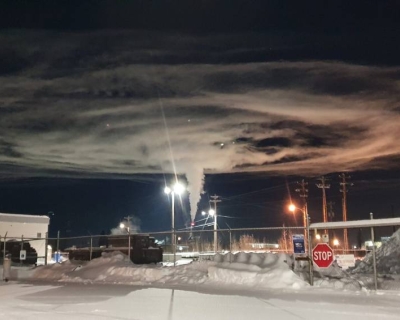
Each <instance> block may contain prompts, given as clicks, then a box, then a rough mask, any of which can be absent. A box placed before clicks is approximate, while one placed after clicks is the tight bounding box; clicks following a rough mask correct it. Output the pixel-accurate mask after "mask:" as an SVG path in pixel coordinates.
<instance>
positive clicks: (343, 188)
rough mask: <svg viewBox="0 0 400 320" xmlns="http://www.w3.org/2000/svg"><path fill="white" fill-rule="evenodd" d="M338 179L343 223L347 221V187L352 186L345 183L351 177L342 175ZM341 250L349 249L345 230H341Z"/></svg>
mask: <svg viewBox="0 0 400 320" xmlns="http://www.w3.org/2000/svg"><path fill="white" fill-rule="evenodd" d="M339 178H340V179H342V182H340V186H341V189H340V192H342V193H343V197H342V212H343V221H347V192H348V190H347V186H352V185H353V184H352V183H350V182H347V181H346V179H350V178H351V177H350V176H348V175H346V174H345V173H342V174H340V175H339ZM343 249H344V250H345V251H347V250H348V249H349V239H348V236H347V229H343Z"/></svg>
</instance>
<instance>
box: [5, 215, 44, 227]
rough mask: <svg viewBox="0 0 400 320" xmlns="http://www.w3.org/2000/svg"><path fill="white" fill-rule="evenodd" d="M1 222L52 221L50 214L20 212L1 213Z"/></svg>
mask: <svg viewBox="0 0 400 320" xmlns="http://www.w3.org/2000/svg"><path fill="white" fill-rule="evenodd" d="M0 222H21V223H46V224H49V223H50V218H49V217H48V216H37V215H30V214H18V213H0Z"/></svg>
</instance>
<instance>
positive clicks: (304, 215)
mask: <svg viewBox="0 0 400 320" xmlns="http://www.w3.org/2000/svg"><path fill="white" fill-rule="evenodd" d="M288 208H289V211H290V212H293V213H295V212H296V210H299V211H301V212H302V213H303V227H304V242H305V243H308V242H307V241H308V237H307V219H308V213H307V207H306V206H305V207H304V209H301V208H298V207H296V206H295V205H294V204H293V203H291V204H290V205H289V207H288Z"/></svg>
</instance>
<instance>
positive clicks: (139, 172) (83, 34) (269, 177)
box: [0, 0, 400, 235]
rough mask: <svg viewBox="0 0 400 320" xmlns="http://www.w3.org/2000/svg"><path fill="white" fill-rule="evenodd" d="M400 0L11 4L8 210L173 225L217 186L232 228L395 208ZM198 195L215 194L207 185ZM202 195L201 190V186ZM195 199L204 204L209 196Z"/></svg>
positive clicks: (5, 136) (1, 173)
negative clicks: (301, 191)
mask: <svg viewBox="0 0 400 320" xmlns="http://www.w3.org/2000/svg"><path fill="white" fill-rule="evenodd" d="M399 12H400V5H399V2H398V1H394V0H393V1H370V0H363V1H308V2H307V3H306V4H305V3H304V2H302V1H282V0H279V1H267V0H265V1H250V0H246V1H244V0H229V1H227V0H221V1H208V0H200V1H190V0H186V1H183V0H182V1H181V0H176V1H170V0H159V1H155V0H146V1H127V0H126V1H122V0H121V1H84V0H82V1H16V0H14V1H4V2H2V10H1V12H0V27H1V30H0V212H11V213H30V214H47V213H48V212H53V213H54V215H53V214H52V215H51V226H50V232H51V235H54V234H55V233H56V231H57V230H61V233H62V234H64V235H79V234H98V233H100V232H101V230H109V229H111V228H113V227H115V226H116V225H117V224H118V223H119V221H120V220H121V219H122V218H123V217H124V216H127V215H135V216H136V217H138V218H139V219H140V221H141V223H140V227H141V230H142V231H145V232H150V231H161V230H168V229H169V228H170V223H171V220H170V219H171V218H170V203H169V200H168V198H167V197H166V196H165V195H164V193H163V188H164V186H165V184H166V183H167V184H169V183H170V182H171V181H172V180H173V175H172V174H171V173H173V172H174V168H175V171H176V172H177V174H179V177H180V179H182V180H183V181H185V182H186V183H187V185H188V188H189V192H190V198H189V197H188V194H186V195H185V196H184V197H183V207H181V206H180V205H178V206H177V226H178V228H180V227H184V225H185V224H186V225H187V224H188V223H189V221H190V213H191V212H192V214H195V213H196V212H197V218H196V219H199V213H200V211H201V210H204V209H206V208H207V207H208V206H209V204H208V200H209V196H210V195H213V194H218V195H220V196H221V198H222V203H221V204H220V210H219V213H220V214H221V215H224V216H226V217H225V218H223V217H222V218H221V219H220V221H219V223H220V227H222V228H225V227H226V226H227V224H228V225H230V226H231V227H256V226H281V225H282V224H283V223H285V224H286V225H295V223H297V224H301V219H300V217H299V216H298V217H297V222H295V221H294V220H293V216H292V215H290V214H288V213H287V212H286V211H287V210H286V206H287V204H288V203H289V202H290V198H292V199H293V201H295V202H296V203H298V204H299V205H300V203H301V201H300V199H299V197H298V196H297V195H296V193H295V192H294V190H295V189H296V181H299V180H300V179H303V178H304V179H306V180H307V181H308V182H309V190H310V195H309V212H310V216H311V219H312V221H315V222H316V221H321V219H322V213H321V206H322V205H321V191H320V190H319V189H317V187H316V186H315V183H316V180H315V179H316V178H317V177H318V176H320V175H322V174H324V175H327V177H328V178H330V179H331V180H330V183H331V189H329V190H328V191H327V194H328V201H334V202H335V205H334V211H335V220H340V219H341V193H340V192H339V177H338V175H339V173H340V172H347V173H348V174H350V175H351V176H352V178H351V182H352V183H354V186H352V187H351V188H350V191H349V193H348V205H349V209H348V218H349V220H354V219H364V218H365V219H367V218H369V212H374V214H375V217H376V218H380V217H381V218H383V217H391V216H392V215H394V216H400V199H399V196H398V195H399V192H400V168H399V160H400V144H399V138H400V67H399V57H400V46H399V45H398V43H399V40H400V33H399V32H398V30H400V17H399ZM203 181H204V186H203ZM203 189H204V193H202V191H203ZM200 195H201V196H200ZM198 201H199V205H198V206H197V202H198Z"/></svg>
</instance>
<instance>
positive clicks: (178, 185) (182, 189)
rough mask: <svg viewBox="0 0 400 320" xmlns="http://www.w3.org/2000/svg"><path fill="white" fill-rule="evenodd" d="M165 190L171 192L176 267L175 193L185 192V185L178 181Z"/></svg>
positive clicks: (167, 192) (173, 248) (173, 249)
mask: <svg viewBox="0 0 400 320" xmlns="http://www.w3.org/2000/svg"><path fill="white" fill-rule="evenodd" d="M164 192H165V193H166V194H171V206H172V208H171V217H172V219H171V220H172V221H171V229H172V252H173V254H174V267H175V264H176V235H175V195H176V194H177V195H179V196H180V195H181V194H182V193H183V192H185V186H184V185H183V184H182V183H180V182H176V183H175V184H174V185H173V186H172V188H170V187H168V186H166V187H165V188H164Z"/></svg>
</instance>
